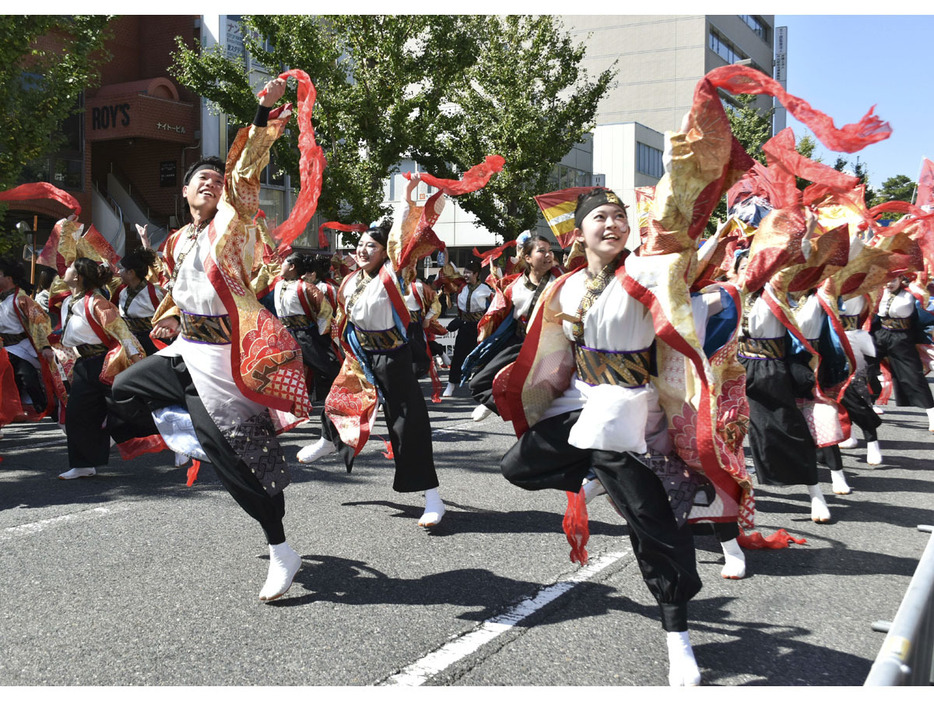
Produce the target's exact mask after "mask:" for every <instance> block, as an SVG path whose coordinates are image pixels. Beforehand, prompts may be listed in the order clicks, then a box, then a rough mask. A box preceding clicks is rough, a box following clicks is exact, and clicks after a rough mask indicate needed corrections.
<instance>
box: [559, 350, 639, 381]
mask: <svg viewBox="0 0 934 701" xmlns="http://www.w3.org/2000/svg"><path fill="white" fill-rule="evenodd" d="M574 360H575V361H576V363H577V376H578V377H579V378H580V379H581V380H583V381H584V382H586V383H587V384H588V385H591V386H596V385H617V386H622V387H641V386H643V385H645V384H647V383H648V381H649V351H648V350H641V351H619V352H614V351H601V350H596V349H594V348H588V347H586V346H581V345H579V344H577V345H575V346H574Z"/></svg>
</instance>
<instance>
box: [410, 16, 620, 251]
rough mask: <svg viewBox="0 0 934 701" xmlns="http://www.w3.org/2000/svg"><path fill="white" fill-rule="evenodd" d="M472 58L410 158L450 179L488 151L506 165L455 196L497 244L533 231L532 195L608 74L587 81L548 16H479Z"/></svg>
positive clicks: (589, 124)
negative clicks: (485, 181) (478, 186)
mask: <svg viewBox="0 0 934 701" xmlns="http://www.w3.org/2000/svg"><path fill="white" fill-rule="evenodd" d="M478 22H479V24H478V26H477V31H478V34H479V35H478V39H479V41H478V43H477V55H476V62H475V63H474V64H473V65H471V66H470V67H469V68H468V69H467V70H466V71H464V72H463V74H462V75H461V76H460V80H459V82H458V83H457V84H456V90H455V91H454V92H453V93H451V94H450V95H449V96H448V99H447V101H446V102H445V103H444V104H441V105H440V106H439V109H438V110H437V111H435V112H434V113H433V115H432V129H431V130H429V131H427V132H426V133H425V135H427V136H429V137H430V139H428V140H422V141H419V142H417V146H416V147H415V148H414V149H413V155H414V157H415V158H416V160H417V161H418V162H419V163H421V164H422V165H424V166H425V167H426V168H427V169H428V170H429V171H431V172H432V173H433V174H435V175H439V176H441V177H456V176H457V175H458V174H459V173H460V172H463V171H464V170H466V169H467V168H469V167H470V166H472V165H474V164H476V163H479V162H480V161H482V160H483V158H484V157H485V156H487V155H489V154H493V153H496V154H499V155H501V156H503V158H504V159H505V161H506V165H505V168H504V169H503V171H502V172H501V173H499V174H497V175H496V177H494V178H493V179H492V180H491V181H490V182H489V184H487V186H486V187H485V188H483V189H482V190H479V191H477V192H475V193H471V194H470V195H465V196H462V197H459V198H458V204H459V205H460V206H461V207H462V208H463V209H465V210H466V211H468V212H471V213H472V214H473V215H474V216H475V217H476V221H477V223H478V224H480V225H481V226H483V227H485V228H486V229H488V230H489V231H492V232H494V233H496V234H499V235H500V236H502V237H503V239H505V240H512V239H515V238H516V237H517V236H518V235H519V234H520V233H522V232H523V231H526V230H528V229H532V228H534V227H535V225H536V222H537V221H538V217H539V214H540V210H539V208H538V206H537V204H536V203H535V200H534V199H533V196H534V195H538V194H543V193H545V192H548V190H550V189H553V184H552V183H551V182H550V178H551V176H552V172H553V169H554V167H555V166H556V165H557V164H558V163H559V162H560V160H561V159H562V158H563V157H564V156H565V155H566V154H567V153H568V152H569V151H570V150H571V149H572V148H573V146H574V145H575V144H576V143H579V142H580V140H581V139H582V137H583V135H584V134H585V133H586V132H588V131H590V130H591V129H592V128H593V122H594V115H595V114H596V110H597V105H598V103H599V101H600V98H601V97H602V96H603V95H604V93H605V92H606V90H607V87H608V86H609V84H610V81H611V80H612V78H613V76H614V75H615V72H616V71H615V68H611V69H608V70H606V71H604V72H602V73H601V74H600V75H598V76H596V77H595V78H594V79H593V80H589V79H588V77H587V74H586V72H585V71H584V70H583V69H582V68H581V67H580V63H581V60H582V59H583V57H584V52H585V48H584V47H583V46H582V45H580V46H576V45H575V44H574V43H573V42H572V39H571V37H570V35H569V34H568V33H567V32H565V31H564V30H563V26H562V25H561V23H560V21H559V20H558V19H556V18H555V17H553V16H548V15H540V16H534V17H533V16H515V15H510V16H487V17H482V18H479V19H478Z"/></svg>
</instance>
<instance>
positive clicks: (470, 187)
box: [419, 155, 506, 196]
mask: <svg viewBox="0 0 934 701" xmlns="http://www.w3.org/2000/svg"><path fill="white" fill-rule="evenodd" d="M505 164H506V159H505V158H503V157H502V156H498V155H493V156H487V157H486V158H485V159H484V161H483V163H479V164H477V165H475V166H474V167H473V168H471V169H470V170H468V171H467V172H466V173H464V175H463V177H462V178H461V179H460V180H446V179H444V178H436V177H435V176H434V175H431V174H429V173H421V174H420V175H419V179H420V180H421V181H422V182H423V183H425V184H426V185H431V186H432V187H436V188H438V189H439V190H441V191H442V192H443V193H444V194H445V195H450V196H455V195H465V194H467V193H468V192H475V191H476V190H479V189H481V188H482V187H485V186H486V184H487V183H488V182H489V181H490V178H492V177H493V174H494V173H498V172H500V171H501V170H502V169H503V166H504V165H505Z"/></svg>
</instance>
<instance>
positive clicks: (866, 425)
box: [840, 373, 882, 443]
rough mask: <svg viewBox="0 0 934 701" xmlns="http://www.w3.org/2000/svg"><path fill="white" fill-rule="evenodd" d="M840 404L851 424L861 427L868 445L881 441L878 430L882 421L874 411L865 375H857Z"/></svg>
mask: <svg viewBox="0 0 934 701" xmlns="http://www.w3.org/2000/svg"><path fill="white" fill-rule="evenodd" d="M840 404H841V405H843V408H844V409H846V413H847V414H849V417H850V422H851V423H853V424H856V425H857V426H859V429H860V430H861V431H862V432H863V438H864V439H865V440H866V442H867V443H872V442H874V441H877V440H879V436H878V434H877V433H876V429H877V428H879V426H881V425H882V419H880V418H879V415H878V414H876V412H875V411H873V409H872V400H871V399H870V397H869V386H868V383H867V377H866V375H865V374H864V373H857V374H856V376H854V377H853V380H852V382H850V384H848V385H847V387H846V391H845V392H844V393H843V398H842V399H841V400H840Z"/></svg>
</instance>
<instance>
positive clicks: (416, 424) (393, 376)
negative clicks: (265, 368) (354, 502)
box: [321, 344, 438, 492]
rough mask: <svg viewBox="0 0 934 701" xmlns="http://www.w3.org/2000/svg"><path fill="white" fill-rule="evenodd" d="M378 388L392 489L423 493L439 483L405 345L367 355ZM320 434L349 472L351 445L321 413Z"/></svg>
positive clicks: (425, 412)
mask: <svg viewBox="0 0 934 701" xmlns="http://www.w3.org/2000/svg"><path fill="white" fill-rule="evenodd" d="M369 361H370V367H371V369H372V370H373V376H374V379H375V380H376V384H377V388H378V389H379V391H380V394H382V396H383V415H384V416H385V418H386V428H387V429H388V430H389V442H390V444H391V445H392V455H393V460H394V461H395V465H396V471H395V475H394V477H393V482H392V488H393V490H394V491H396V492H423V491H425V490H426V489H434V488H435V487H437V486H438V475H437V473H436V471H435V461H434V453H433V449H432V444H431V423H430V422H429V419H428V407H427V405H426V404H425V397H424V395H423V394H422V389H421V387H420V386H419V384H418V380H417V379H416V378H415V373H414V372H413V371H412V350H411V348H409V346H408V344H406V345H403V346H400V347H399V348H397V349H395V350H392V351H388V352H384V353H370V354H369ZM321 437H322V438H324V439H325V440H329V441H331V443H333V444H334V446H335V447H336V448H337V450H338V452H339V453H340V455H341V457H342V458H343V459H344V464H345V465H346V466H347V471H348V472H349V471H350V470H351V469H352V468H353V461H354V454H353V448H351V447H350V446H348V445H346V444H345V443H344V442H343V441H342V440H341V438H340V434H339V433H338V432H337V428H336V427H335V426H334V424H333V422H331V420H330V419H328V417H327V415H326V414H324V413H323V412H322V414H321Z"/></svg>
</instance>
